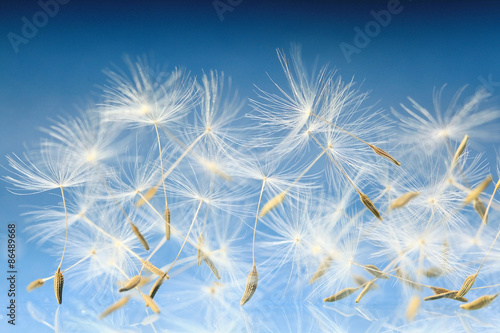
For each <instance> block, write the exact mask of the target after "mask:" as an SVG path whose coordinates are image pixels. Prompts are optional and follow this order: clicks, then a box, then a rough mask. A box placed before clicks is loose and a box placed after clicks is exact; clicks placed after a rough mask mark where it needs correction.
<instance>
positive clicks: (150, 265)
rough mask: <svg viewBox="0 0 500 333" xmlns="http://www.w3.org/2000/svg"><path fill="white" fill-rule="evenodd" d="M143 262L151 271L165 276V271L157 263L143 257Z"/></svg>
mask: <svg viewBox="0 0 500 333" xmlns="http://www.w3.org/2000/svg"><path fill="white" fill-rule="evenodd" d="M141 262H142V264H143V265H144V267H146V269H147V270H148V271H150V272H151V273H153V274H156V275H158V276H163V275H164V274H165V272H163V271H162V270H161V269H159V268H158V267H156V266H155V265H153V264H152V263H150V262H149V261H146V260H142V259H141Z"/></svg>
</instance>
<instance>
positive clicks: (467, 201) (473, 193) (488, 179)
mask: <svg viewBox="0 0 500 333" xmlns="http://www.w3.org/2000/svg"><path fill="white" fill-rule="evenodd" d="M491 180H492V178H491V175H489V176H488V177H486V179H485V180H483V182H482V183H481V184H479V185H478V186H477V187H476V188H475V189H473V190H472V191H470V192H469V194H468V195H467V197H466V198H465V200H464V205H468V204H470V203H471V201H473V200H474V199H476V198H477V197H479V195H481V193H483V191H484V190H486V188H487V187H488V185H489V184H490V183H491Z"/></svg>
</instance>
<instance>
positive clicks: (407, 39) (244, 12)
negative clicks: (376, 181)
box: [0, 0, 500, 331]
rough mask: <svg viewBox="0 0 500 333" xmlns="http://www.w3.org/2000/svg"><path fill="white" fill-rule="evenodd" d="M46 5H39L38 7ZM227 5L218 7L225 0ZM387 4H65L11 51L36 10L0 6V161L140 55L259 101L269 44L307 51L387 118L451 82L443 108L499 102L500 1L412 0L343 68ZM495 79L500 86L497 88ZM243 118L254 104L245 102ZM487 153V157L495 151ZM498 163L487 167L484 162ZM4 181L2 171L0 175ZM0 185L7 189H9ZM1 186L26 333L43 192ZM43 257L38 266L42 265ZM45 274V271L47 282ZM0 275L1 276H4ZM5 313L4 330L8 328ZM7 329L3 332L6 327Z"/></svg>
mask: <svg viewBox="0 0 500 333" xmlns="http://www.w3.org/2000/svg"><path fill="white" fill-rule="evenodd" d="M42 2H43V0H42ZM224 2H225V1H224ZM387 4H388V1H324V0H323V1H321V0H316V1H303V2H298V1H285V0H280V1H250V0H243V1H242V2H241V4H239V5H238V6H236V7H234V9H233V10H232V11H228V12H225V13H224V14H223V18H224V19H223V20H222V21H221V20H220V18H219V16H218V14H217V12H216V10H215V9H214V7H213V4H212V1H190V0H187V1H156V2H152V1H141V2H139V1H120V2H118V1H116V2H114V1H107V2H104V3H101V2H97V1H81V0H71V1H70V2H68V3H67V4H64V5H60V8H59V11H58V13H57V14H56V15H55V16H54V17H50V18H49V19H48V23H47V24H46V25H45V26H43V27H40V28H38V32H37V34H36V35H35V36H34V37H33V38H30V39H29V41H28V43H27V44H20V45H19V50H18V52H17V53H16V52H15V50H14V47H13V46H12V45H11V43H10V41H9V39H8V34H9V33H11V32H12V33H15V34H17V35H21V29H22V27H23V21H22V18H23V17H26V18H27V19H28V20H29V21H32V19H33V15H35V14H36V13H37V12H39V11H40V10H41V7H40V5H39V4H38V3H37V1H2V2H1V4H0V165H3V166H5V165H6V160H5V155H6V154H11V153H13V152H16V153H21V152H22V151H23V150H24V148H23V145H24V144H27V145H32V144H33V143H34V142H36V140H37V139H38V138H39V136H40V132H39V131H38V130H37V129H38V128H39V127H42V126H48V125H49V124H50V123H49V121H48V119H49V118H55V117H56V116H58V115H64V114H71V113H75V112H76V110H77V109H78V108H79V107H82V108H84V107H85V106H86V105H88V103H91V102H92V101H96V100H97V99H98V98H97V97H98V94H99V89H98V86H99V85H103V84H104V83H105V76H104V74H103V72H102V71H103V69H105V68H109V67H110V66H111V65H112V64H118V65H120V66H121V65H122V56H123V55H124V54H128V55H131V56H132V57H135V56H142V55H146V56H149V57H150V58H152V59H154V60H155V62H156V63H157V64H159V65H161V66H163V65H167V66H168V67H167V68H173V67H175V66H180V67H183V68H186V69H187V70H189V71H191V73H192V74H194V75H198V76H199V75H200V74H201V73H202V71H203V70H205V71H208V70H211V69H217V70H219V71H224V72H225V73H226V75H228V76H231V77H232V79H233V86H234V87H235V88H237V89H238V91H239V92H240V95H241V96H243V97H247V98H254V97H255V93H254V90H255V87H254V85H256V86H258V87H261V88H263V89H267V88H270V87H271V85H272V83H271V81H270V80H269V78H268V76H267V75H266V73H268V74H269V75H270V76H271V77H272V78H273V79H275V80H276V81H277V82H278V83H280V82H283V80H284V78H283V75H282V70H281V67H280V65H279V62H278V59H277V57H276V51H275V50H276V48H281V49H284V50H285V51H288V50H289V49H290V44H291V43H298V44H300V45H302V49H303V57H304V60H305V63H306V64H308V65H310V66H311V67H312V65H313V64H314V63H315V61H317V63H318V65H320V66H321V65H323V64H325V63H330V66H331V67H332V68H337V69H338V72H339V74H341V75H342V76H343V77H344V78H347V79H349V78H351V77H352V76H354V78H355V80H356V81H357V82H363V84H362V90H368V91H371V94H370V96H371V97H370V101H371V102H373V103H375V102H377V106H378V107H380V108H382V109H384V110H386V112H387V113H389V108H390V107H391V106H393V107H396V108H398V105H399V103H401V102H404V103H405V102H406V101H407V99H406V98H407V96H411V97H412V98H414V99H415V100H416V101H418V102H420V103H421V104H422V105H424V106H428V107H429V108H432V91H433V88H434V87H441V86H442V85H443V84H445V83H447V84H448V88H447V89H446V90H445V94H444V98H443V100H445V101H447V100H449V97H450V96H452V94H453V93H455V92H456V90H458V89H459V88H460V87H462V86H464V85H469V88H468V89H467V90H466V94H467V95H470V94H472V93H473V92H474V91H475V90H476V89H477V88H479V87H481V86H482V85H484V83H485V82H488V81H491V82H492V84H491V85H489V86H487V87H486V88H488V89H490V90H491V92H492V93H493V101H494V104H495V105H497V106H498V105H500V100H499V99H498V96H499V95H500V65H499V62H498V59H500V37H499V32H500V20H499V19H498V13H500V2H496V1H415V0H414V1H408V0H406V1H405V0H402V1H401V3H400V7H401V8H402V9H401V12H400V13H398V14H394V15H392V17H391V22H390V23H389V24H388V25H387V26H386V27H382V28H381V30H380V32H379V33H378V35H376V36H374V37H372V38H371V41H370V43H369V44H368V45H367V46H366V47H365V48H362V49H360V53H359V54H353V55H352V59H351V61H350V62H348V61H347V60H346V58H345V57H344V55H343V53H342V51H341V48H340V47H339V45H340V44H341V43H343V42H344V43H348V44H351V45H353V44H354V38H355V34H356V33H355V30H354V29H355V28H356V27H359V28H360V29H361V30H364V28H365V25H366V24H367V23H368V22H370V21H373V20H374V18H373V17H372V15H371V14H370V12H371V11H372V10H374V11H375V12H378V11H380V10H383V9H387ZM496 82H498V83H496ZM245 110H246V111H248V110H250V108H249V107H248V106H245ZM491 156H493V155H491ZM490 161H493V160H490ZM3 173H5V172H3ZM4 185H5V183H4ZM4 185H2V186H0V202H1V211H2V214H1V215H0V216H1V221H0V225H1V228H2V229H1V230H0V236H1V240H2V243H1V247H0V258H2V260H1V261H0V272H4V271H6V245H5V234H6V224H7V223H8V222H12V221H15V222H16V223H17V232H18V235H17V236H18V238H17V239H18V241H19V243H18V248H17V251H18V253H17V254H18V261H19V274H18V287H17V289H18V291H19V292H20V294H19V295H18V297H17V302H18V305H19V307H18V317H17V320H18V326H17V331H21V328H23V327H24V328H28V327H30V326H29V325H30V322H31V319H30V318H29V315H28V314H27V313H26V311H25V310H24V307H23V306H25V304H26V302H27V300H33V297H36V296H35V294H30V295H27V294H26V293H25V292H24V290H25V286H26V284H27V283H28V282H30V281H31V280H33V277H32V276H31V275H28V274H27V272H29V271H32V270H43V269H44V263H45V262H46V261H45V260H47V259H50V260H52V258H51V257H49V258H47V255H46V253H40V252H39V251H37V249H38V248H37V247H36V244H35V243H33V242H31V243H27V239H26V237H24V238H23V236H22V229H23V219H24V217H22V216H20V214H21V213H23V212H25V211H26V210H27V208H26V207H23V205H26V204H43V200H44V199H43V196H38V197H23V196H14V195H12V194H10V193H9V192H7V191H6V189H5V186H4ZM38 256H39V260H38ZM43 275H44V276H45V275H46V274H45V273H44V274H43ZM1 276H3V275H1ZM0 280H1V281H2V283H0V295H2V296H1V297H0V302H1V303H0V305H1V306H0V308H2V309H4V304H6V302H7V298H6V296H5V295H6V289H7V286H6V285H5V279H4V278H0ZM4 312H5V311H4V310H2V311H0V327H1V328H2V329H3V328H4V327H6V320H7V319H6V317H5V314H4ZM9 328H10V327H9Z"/></svg>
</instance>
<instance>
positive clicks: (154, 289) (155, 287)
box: [149, 277, 163, 299]
mask: <svg viewBox="0 0 500 333" xmlns="http://www.w3.org/2000/svg"><path fill="white" fill-rule="evenodd" d="M162 284H163V278H161V277H160V278H158V279H157V280H156V282H155V284H154V285H153V287H152V288H151V290H150V291H149V297H151V299H153V298H154V297H155V295H156V293H157V292H158V290H159V289H160V287H161V285H162Z"/></svg>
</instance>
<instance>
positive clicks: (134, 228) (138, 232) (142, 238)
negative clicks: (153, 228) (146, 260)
mask: <svg viewBox="0 0 500 333" xmlns="http://www.w3.org/2000/svg"><path fill="white" fill-rule="evenodd" d="M130 226H131V227H132V231H133V232H134V234H135V236H136V237H137V239H139V242H141V244H142V246H143V247H144V248H145V249H146V251H149V245H148V242H147V241H146V238H144V236H143V235H142V234H141V232H140V231H139V228H137V227H136V226H135V224H133V223H130Z"/></svg>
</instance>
